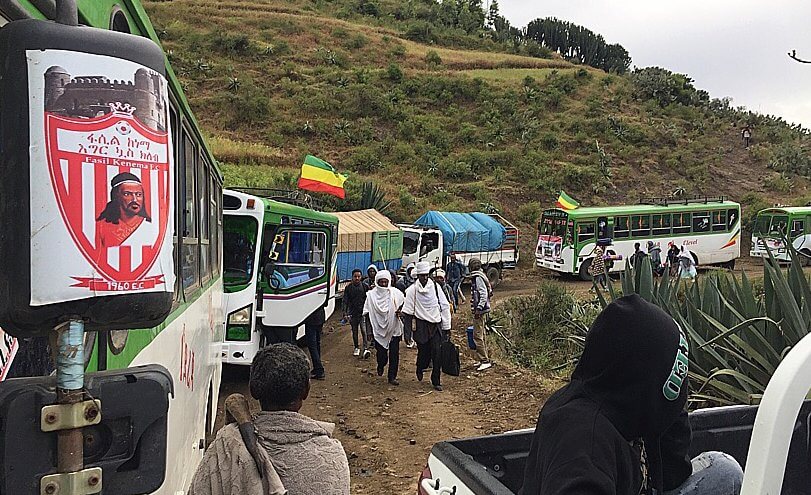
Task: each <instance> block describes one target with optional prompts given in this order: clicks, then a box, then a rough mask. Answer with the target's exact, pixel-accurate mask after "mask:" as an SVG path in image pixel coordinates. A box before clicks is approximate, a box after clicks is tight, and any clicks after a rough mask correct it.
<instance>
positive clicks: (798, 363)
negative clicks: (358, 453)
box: [417, 335, 811, 495]
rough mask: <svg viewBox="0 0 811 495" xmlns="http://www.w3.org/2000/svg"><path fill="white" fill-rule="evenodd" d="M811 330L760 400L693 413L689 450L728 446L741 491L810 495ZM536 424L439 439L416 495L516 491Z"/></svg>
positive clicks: (485, 494)
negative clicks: (740, 477)
mask: <svg viewBox="0 0 811 495" xmlns="http://www.w3.org/2000/svg"><path fill="white" fill-rule="evenodd" d="M810 366H811V335H809V336H806V337H805V338H803V340H801V341H800V342H799V343H798V344H797V345H795V346H794V348H793V349H792V350H791V352H789V354H788V355H787V356H786V357H785V358H784V359H783V362H782V363H781V364H780V366H779V367H778V368H777V370H775V373H774V375H773V376H772V379H771V380H770V381H769V385H768V387H767V388H766V391H765V393H764V394H763V398H762V400H761V403H760V404H759V405H757V406H723V407H713V408H706V409H698V410H696V411H693V412H691V413H690V424H691V426H692V429H693V439H692V444H691V454H692V455H693V456H695V455H697V454H699V453H701V452H705V451H711V450H715V451H722V452H726V453H727V454H730V455H731V456H733V457H734V458H735V459H736V460H737V461H738V462H739V463H740V464H741V466H745V468H744V473H745V474H744V479H743V489H742V491H741V495H764V494H778V493H782V494H784V495H808V494H811V484H809V483H808V479H807V473H808V468H809V466H810V465H811V441H809V439H810V438H811V428H810V426H809V425H811V400H805V399H806V397H807V395H808V391H809V389H811V374H809V373H808V369H809V367H810ZM533 432H534V429H526V430H518V431H512V432H509V433H504V434H501V435H491V436H485V437H477V438H467V439H461V440H451V441H444V442H439V443H437V444H435V445H434V446H433V448H432V449H431V454H430V456H429V458H428V464H427V466H426V467H425V469H424V470H423V472H422V474H421V475H420V477H419V482H418V488H417V495H440V494H442V495H450V494H454V495H474V494H475V495H512V494H515V493H518V491H519V490H520V488H521V485H522V483H523V477H524V466H525V464H526V459H527V457H528V455H529V448H530V443H531V441H532V435H533Z"/></svg>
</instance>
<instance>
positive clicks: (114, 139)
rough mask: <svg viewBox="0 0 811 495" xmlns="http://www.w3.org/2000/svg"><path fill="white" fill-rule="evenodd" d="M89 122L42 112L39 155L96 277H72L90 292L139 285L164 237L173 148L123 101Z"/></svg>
mask: <svg viewBox="0 0 811 495" xmlns="http://www.w3.org/2000/svg"><path fill="white" fill-rule="evenodd" d="M114 110H115V111H113V112H112V113H108V114H106V115H103V116H99V117H95V118H92V119H82V118H73V117H65V116H61V115H56V114H53V113H49V112H45V137H46V147H47V150H46V155H47V157H48V167H49V172H50V177H51V184H52V186H53V192H54V195H55V199H56V203H57V205H58V206H59V211H60V213H61V215H62V219H63V220H64V222H65V225H66V226H67V230H68V231H69V232H70V235H71V237H72V238H73V241H74V242H75V244H76V246H77V247H78V248H79V250H80V251H81V252H82V254H83V255H84V257H85V258H86V259H87V261H88V262H90V264H91V265H92V266H93V267H94V268H95V269H96V270H98V273H99V275H100V276H101V278H87V277H74V278H75V279H76V280H77V281H78V283H77V284H76V285H74V287H88V288H89V289H90V290H93V291H130V290H141V289H149V288H153V287H155V285H160V284H163V283H164V281H163V276H162V275H157V276H151V277H148V276H147V275H148V273H149V271H150V269H151V268H152V266H153V265H154V264H155V261H156V260H157V258H158V255H159V254H160V251H161V246H162V244H163V242H164V239H165V237H166V230H167V226H168V221H169V218H168V215H169V201H170V199H169V198H170V189H171V177H170V167H169V163H170V156H171V153H172V150H171V149H170V145H169V136H168V133H166V132H157V131H155V130H152V129H149V128H147V127H146V126H144V125H143V124H141V122H139V121H138V119H136V118H135V117H134V116H133V115H132V109H131V108H130V107H129V106H125V105H120V104H119V105H117V106H115V105H114Z"/></svg>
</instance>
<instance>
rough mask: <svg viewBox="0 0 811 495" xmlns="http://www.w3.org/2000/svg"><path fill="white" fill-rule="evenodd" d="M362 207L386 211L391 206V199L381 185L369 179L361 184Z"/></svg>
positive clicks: (381, 211)
mask: <svg viewBox="0 0 811 495" xmlns="http://www.w3.org/2000/svg"><path fill="white" fill-rule="evenodd" d="M360 207H361V209H363V210H366V209H369V208H374V209H375V210H377V211H379V212H380V213H384V214H385V213H386V212H387V211H388V209H389V208H390V207H391V201H388V200H387V199H386V193H385V191H383V189H381V188H380V186H379V185H377V184H375V183H374V182H372V181H367V182H364V183H363V186H361V192H360Z"/></svg>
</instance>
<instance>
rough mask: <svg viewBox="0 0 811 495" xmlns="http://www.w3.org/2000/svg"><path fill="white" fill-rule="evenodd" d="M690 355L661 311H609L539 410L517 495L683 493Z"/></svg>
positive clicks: (634, 300) (622, 302) (639, 307)
mask: <svg viewBox="0 0 811 495" xmlns="http://www.w3.org/2000/svg"><path fill="white" fill-rule="evenodd" d="M687 354H688V345H687V341H686V339H685V337H684V336H683V335H682V333H681V332H680V329H679V327H678V325H677V324H676V322H675V321H674V320H673V319H672V318H671V317H670V316H668V315H667V313H665V312H664V311H662V310H661V309H659V308H658V307H656V306H654V305H653V304H650V303H648V302H646V301H644V300H643V299H642V298H640V297H639V296H637V295H632V296H626V297H623V298H620V299H618V300H616V301H615V302H613V303H612V304H610V305H609V306H608V307H607V308H606V309H605V310H604V311H603V312H602V313H600V315H599V316H598V317H597V319H596V320H595V321H594V325H593V326H592V328H591V330H590V331H589V334H588V336H587V337H586V344H585V348H584V349H583V355H582V356H581V358H580V361H579V362H578V364H577V367H576V368H575V371H574V373H573V374H572V380H571V382H570V383H569V384H568V385H566V386H565V387H563V388H562V389H560V390H559V391H557V392H556V393H555V394H554V395H552V397H550V398H549V400H547V401H546V404H544V406H543V409H541V413H540V416H539V417H538V425H537V427H536V428H535V434H534V436H533V438H532V445H531V447H530V452H529V457H528V459H527V464H526V470H525V472H524V484H523V487H522V489H521V492H520V493H521V494H522V495H536V494H543V495H557V494H580V493H583V494H593V495H603V494H605V495H609V494H611V495H614V494H616V495H637V494H639V493H650V489H651V488H656V489H657V490H659V491H661V490H663V489H664V490H669V489H673V488H676V487H678V486H679V485H680V484H681V483H682V482H684V480H685V479H687V477H688V476H690V474H691V473H692V467H691V465H690V458H689V457H688V449H689V447H690V425H689V422H688V420H687V413H686V412H685V410H684V406H685V403H686V400H687V357H688V356H687ZM643 445H644V452H645V456H644V457H645V459H646V461H645V462H643V455H642V454H643Z"/></svg>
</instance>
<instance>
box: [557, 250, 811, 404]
mask: <svg viewBox="0 0 811 495" xmlns="http://www.w3.org/2000/svg"><path fill="white" fill-rule="evenodd" d="M785 244H786V245H788V246H789V251H790V256H791V263H790V264H789V265H788V266H787V267H786V268H782V267H781V266H780V265H779V263H778V262H777V261H776V260H775V259H774V257H772V256H771V254H770V257H769V259H766V260H764V266H763V290H762V293H761V292H760V291H758V290H756V289H755V286H754V284H753V283H752V281H751V280H750V279H749V277H747V276H746V273H741V274H740V277H737V276H735V275H734V274H731V273H727V272H711V273H709V274H707V275H704V276H703V277H702V279H701V280H700V281H698V282H695V283H692V282H684V281H683V280H681V279H672V278H671V277H670V276H669V275H668V274H667V272H665V274H664V275H663V276H662V277H661V278H660V279H656V278H654V277H653V273H652V270H651V267H650V265H649V264H648V263H643V264H642V265H641V267H640V269H639V270H634V268H633V267H632V266H631V264H630V263H629V264H627V265H626V269H625V272H624V273H623V274H622V276H621V278H620V283H621V288H620V290H619V291H618V290H617V289H616V288H615V287H614V286H613V284H611V282H610V281H609V284H608V288H607V289H606V292H605V294H604V293H603V292H602V291H601V290H600V289H599V288H598V287H596V286H595V290H596V293H597V299H598V301H599V302H600V304H601V305H602V306H605V305H607V304H608V302H609V301H611V300H613V299H615V298H616V297H620V296H621V295H626V294H631V293H637V294H639V295H640V296H641V297H642V298H644V299H646V300H648V301H650V302H652V303H654V304H656V305H658V306H660V307H661V308H662V309H664V310H665V311H666V312H667V313H668V314H670V315H671V316H672V317H673V318H674V319H675V320H676V322H677V323H678V324H679V325H680V326H681V328H682V330H683V331H684V332H685V334H686V335H687V336H688V338H689V340H690V344H691V345H690V379H691V396H690V401H691V403H692V404H693V405H694V406H696V405H729V404H752V403H757V402H758V401H759V400H760V398H761V396H762V394H763V392H764V390H765V389H766V385H767V384H768V382H769V379H770V378H771V376H772V374H773V373H774V370H775V369H776V368H777V366H778V364H779V363H780V361H781V360H782V359H783V357H784V356H785V355H786V354H787V353H788V351H789V350H791V348H792V347H793V346H794V345H795V344H797V342H799V341H800V340H801V339H802V338H803V337H804V336H805V335H807V334H808V333H809V331H811V284H809V281H808V278H806V276H805V274H804V273H803V271H802V265H801V262H800V261H801V260H800V259H799V257H798V255H797V253H796V252H795V251H794V250H793V249H792V248H791V243H788V242H787V243H785ZM570 327H571V328H572V329H573V330H574V332H575V333H574V335H572V336H571V337H570V340H572V341H573V342H580V343H582V342H583V340H584V339H583V336H584V335H585V333H584V328H585V325H584V324H583V323H580V324H572V325H570Z"/></svg>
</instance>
